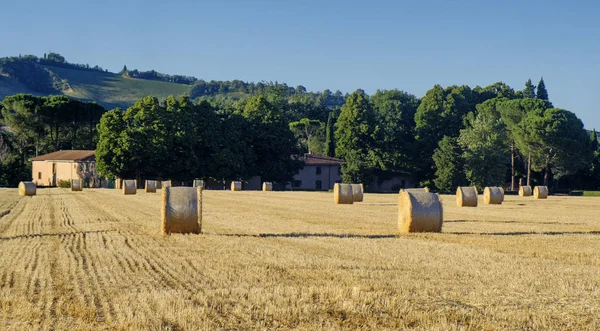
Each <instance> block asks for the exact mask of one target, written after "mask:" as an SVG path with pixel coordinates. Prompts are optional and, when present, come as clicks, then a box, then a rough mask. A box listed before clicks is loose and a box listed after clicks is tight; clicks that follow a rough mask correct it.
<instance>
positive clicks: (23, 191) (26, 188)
mask: <svg viewBox="0 0 600 331" xmlns="http://www.w3.org/2000/svg"><path fill="white" fill-rule="evenodd" d="M36 191H37V186H35V183H34V182H20V183H19V195H22V196H32V195H35V193H36Z"/></svg>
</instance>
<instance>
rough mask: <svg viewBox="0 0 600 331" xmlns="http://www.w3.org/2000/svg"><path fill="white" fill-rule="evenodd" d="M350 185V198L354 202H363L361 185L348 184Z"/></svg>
mask: <svg viewBox="0 0 600 331" xmlns="http://www.w3.org/2000/svg"><path fill="white" fill-rule="evenodd" d="M350 185H352V198H353V199H354V202H362V201H363V184H350Z"/></svg>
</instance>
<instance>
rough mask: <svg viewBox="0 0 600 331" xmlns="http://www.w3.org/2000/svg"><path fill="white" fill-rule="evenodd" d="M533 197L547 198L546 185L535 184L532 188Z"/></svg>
mask: <svg viewBox="0 0 600 331" xmlns="http://www.w3.org/2000/svg"><path fill="white" fill-rule="evenodd" d="M533 198H534V199H546V198H548V186H536V187H534V188H533Z"/></svg>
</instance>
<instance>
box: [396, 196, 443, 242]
mask: <svg viewBox="0 0 600 331" xmlns="http://www.w3.org/2000/svg"><path fill="white" fill-rule="evenodd" d="M443 221H444V216H443V209H442V204H441V202H440V198H439V196H438V195H437V194H435V193H429V192H423V191H421V192H409V191H401V192H400V195H399V198H398V232H400V233H409V232H442V223H443Z"/></svg>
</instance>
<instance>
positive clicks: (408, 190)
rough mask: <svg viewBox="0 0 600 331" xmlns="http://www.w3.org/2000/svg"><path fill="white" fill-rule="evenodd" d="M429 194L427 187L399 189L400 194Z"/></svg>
mask: <svg viewBox="0 0 600 331" xmlns="http://www.w3.org/2000/svg"><path fill="white" fill-rule="evenodd" d="M403 191H406V192H413V193H415V192H429V187H413V188H401V189H400V192H403Z"/></svg>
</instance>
